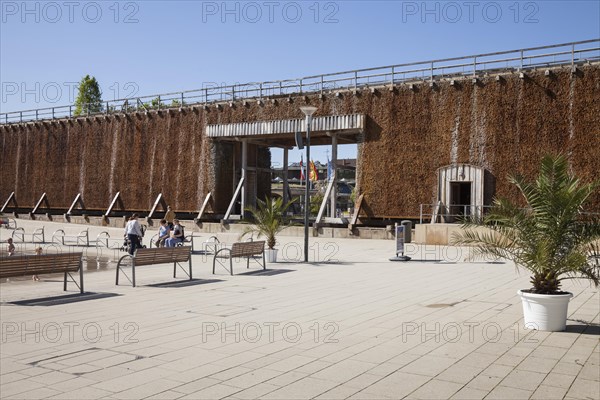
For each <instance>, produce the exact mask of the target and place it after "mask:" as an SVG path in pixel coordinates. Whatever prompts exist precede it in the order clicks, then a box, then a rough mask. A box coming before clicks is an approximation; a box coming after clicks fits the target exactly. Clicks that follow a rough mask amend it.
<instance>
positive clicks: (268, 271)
mask: <svg viewBox="0 0 600 400" xmlns="http://www.w3.org/2000/svg"><path fill="white" fill-rule="evenodd" d="M294 271H296V270H295V269H261V270H257V271H250V272H243V273H241V274H237V275H246V276H272V275H279V274H285V273H286V272H294Z"/></svg>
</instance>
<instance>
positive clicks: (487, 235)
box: [453, 156, 600, 293]
mask: <svg viewBox="0 0 600 400" xmlns="http://www.w3.org/2000/svg"><path fill="white" fill-rule="evenodd" d="M510 182H511V183H513V184H514V185H516V187H517V188H518V189H519V191H520V192H521V194H522V195H523V197H524V199H525V201H526V203H527V207H525V208H520V207H518V206H517V205H515V204H512V203H510V202H509V201H507V200H504V199H496V200H495V201H494V203H493V206H492V209H491V211H490V212H489V213H488V214H487V215H486V216H485V217H484V218H480V219H473V220H470V221H466V222H465V223H464V224H463V228H464V231H463V232H462V233H461V234H457V235H455V236H454V237H453V244H464V245H470V246H473V251H472V258H480V257H483V256H487V255H491V256H494V257H501V258H506V259H509V260H512V261H514V262H515V264H516V265H517V266H520V267H523V268H526V269H527V270H529V271H530V272H531V274H532V279H531V282H532V284H533V290H534V291H535V292H536V293H552V292H557V291H559V290H560V283H561V281H562V280H564V279H573V278H580V277H584V278H588V279H590V281H591V282H592V283H594V285H596V286H598V285H599V284H600V266H599V262H598V254H599V253H598V243H599V242H600V222H599V221H598V219H597V218H591V217H588V218H586V216H585V214H584V213H583V206H584V204H585V202H586V201H587V200H588V199H589V198H590V196H591V195H592V194H593V193H594V192H595V190H596V189H597V188H598V186H599V185H598V183H592V184H583V183H581V181H580V180H579V179H577V178H576V177H575V176H573V175H572V174H571V173H570V172H569V164H568V161H567V159H566V158H565V157H564V156H557V157H551V156H546V157H544V159H543V160H542V164H541V167H540V174H539V176H538V177H537V178H536V180H535V181H533V182H529V181H527V180H526V179H524V178H523V177H520V176H517V177H513V178H510ZM478 227H485V228H487V229H485V230H481V229H476V228H478Z"/></svg>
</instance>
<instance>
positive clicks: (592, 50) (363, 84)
mask: <svg viewBox="0 0 600 400" xmlns="http://www.w3.org/2000/svg"><path fill="white" fill-rule="evenodd" d="M599 61H600V38H598V39H591V40H583V41H578V42H569V43H561V44H553V45H548V46H540V47H531V48H524V49H517V50H508V51H500V52H494V53H484V54H476V55H470V56H462V57H452V58H445V59H437V60H428V61H418V62H411V63H404V64H396V65H390V66H384V67H374V68H365V69H357V70H350V71H343V72H335V73H328V74H321V75H313V76H306V77H302V78H296V79H285V80H278V81H266V82H252V83H244V84H236V85H224V86H216V87H206V88H202V89H195V90H188V91H183V92H174V93H164V94H158V95H150V96H143V97H136V98H127V99H118V100H111V101H107V102H104V103H102V105H101V111H100V112H95V113H94V112H90V111H89V109H88V111H87V112H85V113H83V114H82V115H75V113H74V111H75V106H74V105H67V106H58V107H49V108H38V109H33V110H23V111H13V112H7V113H0V125H2V124H20V123H26V122H30V121H47V120H59V119H66V118H74V117H75V118H77V117H81V118H89V117H90V116H96V117H97V116H102V115H110V114H127V113H135V112H142V113H146V112H151V111H158V112H160V111H161V110H166V109H169V110H177V109H179V110H183V109H185V108H190V107H191V108H205V109H207V108H208V107H209V106H211V105H216V106H217V107H221V104H230V105H233V103H234V102H236V101H250V100H254V101H259V102H263V101H265V100H266V99H271V101H275V99H276V98H286V97H288V98H291V97H292V96H302V95H306V94H319V95H320V96H323V95H325V94H327V93H337V92H340V91H347V90H351V91H358V90H362V89H365V88H373V87H381V86H389V87H390V88H393V87H394V86H395V85H401V84H411V83H412V82H424V81H425V82H429V83H430V84H431V85H434V84H435V82H436V81H441V80H452V79H460V78H472V79H477V78H478V77H481V76H487V75H493V74H504V73H510V72H515V71H519V72H520V71H527V70H532V69H542V68H546V69H547V68H555V67H564V66H568V67H570V68H571V70H572V71H573V72H576V68H577V67H578V66H581V65H585V64H591V63H597V62H599ZM85 108H86V107H84V109H85Z"/></svg>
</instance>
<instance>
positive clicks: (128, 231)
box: [125, 213, 144, 255]
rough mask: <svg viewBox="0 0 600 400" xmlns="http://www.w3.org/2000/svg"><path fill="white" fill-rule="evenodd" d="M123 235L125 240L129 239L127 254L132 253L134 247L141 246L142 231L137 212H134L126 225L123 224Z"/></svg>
mask: <svg viewBox="0 0 600 400" xmlns="http://www.w3.org/2000/svg"><path fill="white" fill-rule="evenodd" d="M125 236H126V237H127V240H129V244H130V246H129V254H131V255H133V254H134V253H135V249H137V248H140V247H142V244H141V240H142V237H143V236H144V233H143V232H142V226H141V225H140V223H139V221H138V214H137V213H134V214H133V215H132V216H131V218H129V221H128V222H127V225H125Z"/></svg>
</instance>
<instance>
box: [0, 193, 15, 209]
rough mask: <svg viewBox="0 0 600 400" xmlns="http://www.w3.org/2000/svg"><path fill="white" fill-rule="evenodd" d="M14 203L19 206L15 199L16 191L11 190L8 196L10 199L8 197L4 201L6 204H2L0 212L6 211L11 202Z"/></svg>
mask: <svg viewBox="0 0 600 400" xmlns="http://www.w3.org/2000/svg"><path fill="white" fill-rule="evenodd" d="M11 202H12V203H13V204H14V206H15V208H17V201H16V200H15V192H11V194H10V195H9V196H8V199H6V201H5V202H4V205H3V206H2V209H1V210H0V212H4V210H5V209H6V207H8V205H9V203H11Z"/></svg>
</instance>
